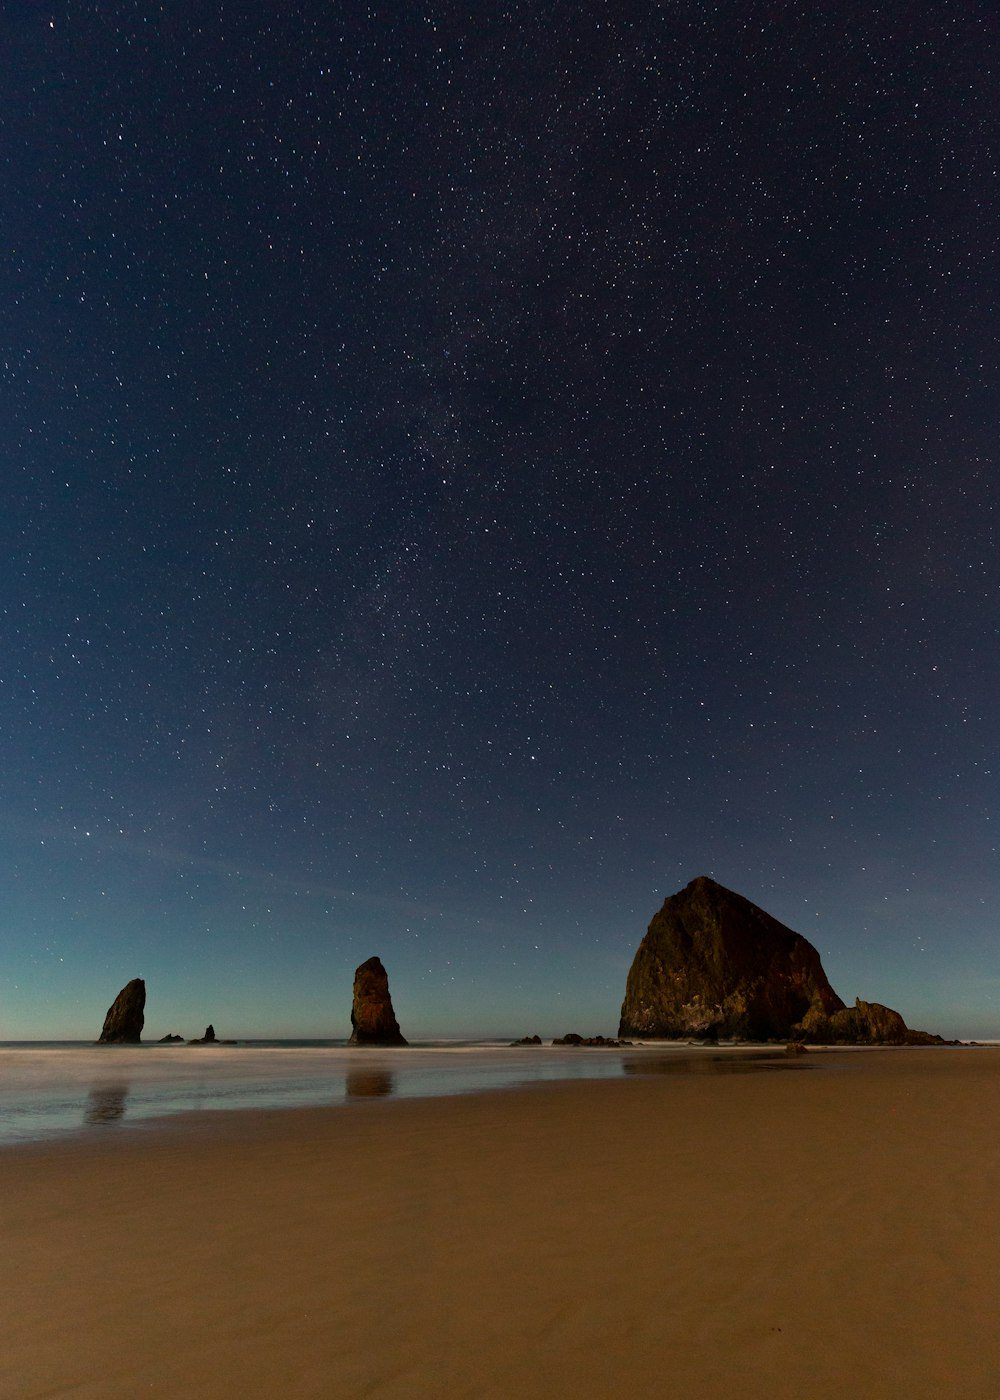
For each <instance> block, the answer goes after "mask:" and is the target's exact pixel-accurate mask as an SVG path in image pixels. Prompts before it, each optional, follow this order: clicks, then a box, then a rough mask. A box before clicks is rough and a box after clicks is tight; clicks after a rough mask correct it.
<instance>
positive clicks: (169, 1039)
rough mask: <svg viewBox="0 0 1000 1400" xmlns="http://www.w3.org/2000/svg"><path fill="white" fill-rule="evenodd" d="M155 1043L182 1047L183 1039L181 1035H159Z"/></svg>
mask: <svg viewBox="0 0 1000 1400" xmlns="http://www.w3.org/2000/svg"><path fill="white" fill-rule="evenodd" d="M156 1043H157V1045H183V1043H184V1037H183V1036H182V1035H161V1036H160V1038H159V1040H158V1041H157V1042H156Z"/></svg>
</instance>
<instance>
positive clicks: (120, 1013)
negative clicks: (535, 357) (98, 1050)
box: [97, 977, 146, 1045]
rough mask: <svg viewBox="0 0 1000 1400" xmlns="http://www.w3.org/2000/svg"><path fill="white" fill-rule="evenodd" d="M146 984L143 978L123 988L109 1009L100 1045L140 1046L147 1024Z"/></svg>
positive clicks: (99, 1041) (136, 978)
mask: <svg viewBox="0 0 1000 1400" xmlns="http://www.w3.org/2000/svg"><path fill="white" fill-rule="evenodd" d="M145 1009H146V984H145V982H144V981H143V980H142V978H141V977H133V978H132V981H131V982H129V983H128V984H127V985H126V986H124V987H122V989H121V991H120V992H119V993H118V995H117V996H116V997H115V999H114V1001H113V1002H112V1003H111V1005H110V1006H109V1007H108V1014H107V1015H106V1016H105V1018H104V1029H103V1030H102V1031H101V1038H100V1040H98V1042H97V1043H98V1045H138V1044H139V1041H140V1040H141V1039H142V1028H143V1025H144V1024H145V1020H146V1017H145Z"/></svg>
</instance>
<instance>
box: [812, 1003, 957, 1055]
mask: <svg viewBox="0 0 1000 1400" xmlns="http://www.w3.org/2000/svg"><path fill="white" fill-rule="evenodd" d="M798 1030H799V1033H800V1034H801V1035H803V1036H805V1037H807V1038H808V1039H809V1040H813V1041H820V1042H823V1043H825V1044H827V1043H839V1044H846V1045H946V1044H948V1042H947V1041H945V1040H943V1039H942V1038H941V1036H939V1035H931V1034H930V1032H929V1031H911V1030H910V1028H909V1026H908V1025H907V1024H906V1022H905V1021H904V1020H903V1018H902V1016H900V1014H899V1012H898V1011H893V1010H892V1008H891V1007H889V1006H882V1005H880V1004H879V1002H877V1001H862V1000H861V998H860V997H857V998H856V999H855V1002H854V1005H853V1006H846V1007H845V1008H844V1009H843V1011H835V1012H834V1014H833V1015H832V1016H822V1015H819V1014H816V1013H813V1012H810V1013H809V1014H808V1015H806V1016H804V1017H803V1019H802V1022H801V1024H800V1026H799V1027H798Z"/></svg>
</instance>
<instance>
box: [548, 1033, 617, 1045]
mask: <svg viewBox="0 0 1000 1400" xmlns="http://www.w3.org/2000/svg"><path fill="white" fill-rule="evenodd" d="M552 1044H553V1045H602V1046H604V1047H606V1048H607V1049H615V1048H616V1047H619V1048H620V1047H621V1046H623V1045H631V1044H632V1042H631V1041H630V1040H612V1039H611V1038H610V1036H603V1035H591V1036H583V1035H577V1033H576V1031H570V1032H569V1034H568V1035H563V1036H559V1037H558V1038H557V1039H556V1040H554V1041H553V1042H552Z"/></svg>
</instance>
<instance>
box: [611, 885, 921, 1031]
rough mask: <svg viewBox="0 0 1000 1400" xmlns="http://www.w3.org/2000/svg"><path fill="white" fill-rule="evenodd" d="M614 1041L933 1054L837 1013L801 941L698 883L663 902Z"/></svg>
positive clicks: (878, 1022)
mask: <svg viewBox="0 0 1000 1400" xmlns="http://www.w3.org/2000/svg"><path fill="white" fill-rule="evenodd" d="M618 1034H619V1035H620V1036H625V1035H634V1036H648V1037H659V1038H663V1039H670V1040H674V1039H684V1040H686V1039H691V1038H696V1039H704V1040H718V1039H719V1038H720V1037H724V1038H725V1039H735V1040H786V1041H787V1040H792V1041H797V1042H802V1041H812V1042H814V1043H815V1042H830V1041H850V1042H852V1043H854V1044H864V1045H871V1044H886V1043H888V1044H896V1045H903V1044H909V1045H914V1044H924V1045H927V1044H941V1043H943V1042H942V1041H941V1040H940V1037H937V1036H932V1035H928V1034H927V1032H925V1031H911V1030H909V1029H908V1027H907V1026H906V1023H905V1022H904V1021H903V1018H902V1016H900V1015H899V1013H898V1012H897V1011H891V1010H890V1009H889V1008H888V1007H886V1006H879V1005H878V1004H877V1003H874V1002H863V1001H860V1000H859V1001H858V1002H857V1003H856V1004H855V1006H853V1007H850V1008H848V1007H846V1006H845V1005H844V1003H843V1002H842V1001H841V999H840V997H839V996H838V995H837V993H836V992H835V991H834V990H833V988H832V987H831V986H830V983H829V981H828V980H827V976H826V973H825V972H824V971H823V964H822V963H821V962H820V956H819V953H818V952H817V951H816V949H815V948H814V947H813V945H812V944H811V943H810V942H809V940H808V939H806V938H803V937H802V935H801V934H799V933H794V932H793V931H792V930H791V929H790V928H786V927H785V925H784V924H781V923H779V922H778V920H777V919H774V918H772V917H771V915H770V914H766V913H765V912H764V910H763V909H759V908H758V907H757V905H756V904H751V902H750V900H748V899H744V898H743V896H742V895H738V894H734V893H733V892H732V890H727V889H725V888H723V886H722V885H718V884H716V882H715V881H714V880H710V879H708V877H707V876H704V875H700V876H699V877H698V878H697V879H696V880H692V881H691V883H690V884H689V885H688V886H686V888H684V889H683V890H681V891H680V892H679V893H678V894H675V895H671V896H670V898H669V899H668V900H666V901H665V903H664V905H663V908H662V909H661V910H660V912H659V913H658V914H656V915H655V916H654V918H653V921H652V923H651V924H650V925H649V929H648V931H647V933H646V936H645V938H644V939H643V940H642V942H641V943H640V945H639V949H638V951H637V953H636V955H635V958H634V960H633V962H632V967H631V969H630V971H629V974H628V981H627V983H626V987H625V1001H624V1002H623V1004H622V1015H621V1025H620V1027H619V1030H618Z"/></svg>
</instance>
